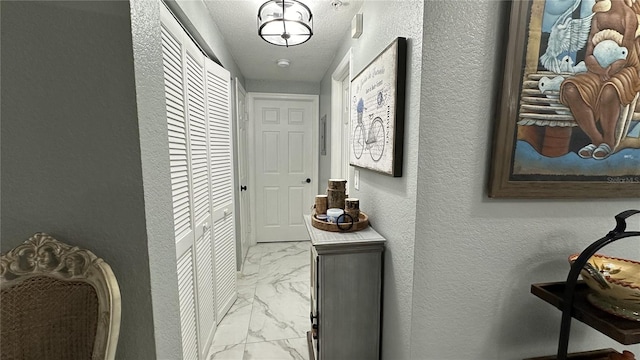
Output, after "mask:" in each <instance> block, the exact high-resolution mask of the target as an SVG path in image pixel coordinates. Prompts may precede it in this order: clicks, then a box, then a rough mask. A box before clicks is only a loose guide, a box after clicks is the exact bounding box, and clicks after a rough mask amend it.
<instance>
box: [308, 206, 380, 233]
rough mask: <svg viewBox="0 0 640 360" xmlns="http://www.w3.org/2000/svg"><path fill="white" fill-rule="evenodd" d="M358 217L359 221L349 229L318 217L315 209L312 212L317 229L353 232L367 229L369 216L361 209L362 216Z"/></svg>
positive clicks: (313, 222) (312, 218)
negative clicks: (341, 227) (343, 228)
mask: <svg viewBox="0 0 640 360" xmlns="http://www.w3.org/2000/svg"><path fill="white" fill-rule="evenodd" d="M358 218H359V220H358V221H357V222H354V223H353V226H352V227H351V228H350V229H349V230H342V229H340V228H339V227H338V225H336V224H334V223H330V222H328V221H324V220H318V219H316V212H315V211H313V212H312V213H311V225H312V226H313V227H314V228H316V229H320V230H324V231H334V232H352V231H359V230H364V229H366V228H367V227H368V226H369V217H368V216H367V214H365V213H363V212H362V211H360V216H359V217H358ZM345 226H348V225H345ZM343 227H344V226H343Z"/></svg>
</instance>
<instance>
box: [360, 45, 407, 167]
mask: <svg viewBox="0 0 640 360" xmlns="http://www.w3.org/2000/svg"><path fill="white" fill-rule="evenodd" d="M406 63H407V39H405V38H401V37H399V38H397V39H395V40H394V41H393V42H392V43H391V44H390V45H389V46H387V48H386V49H384V50H383V51H382V52H381V53H380V54H379V55H378V56H377V57H376V58H375V59H373V61H371V63H369V65H367V66H366V67H365V68H364V69H363V70H362V71H361V72H360V73H358V75H356V76H355V77H354V78H353V79H352V80H351V116H350V118H351V121H350V123H351V129H350V136H349V149H350V152H349V163H350V164H351V165H353V166H358V167H361V168H365V169H370V170H374V171H378V172H381V173H384V174H387V175H391V176H394V177H401V176H402V147H403V137H404V96H405V76H406V72H407V70H406Z"/></svg>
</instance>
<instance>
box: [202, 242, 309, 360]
mask: <svg viewBox="0 0 640 360" xmlns="http://www.w3.org/2000/svg"><path fill="white" fill-rule="evenodd" d="M309 251H310V243H309V242H308V241H304V242H281V243H261V244H258V245H256V246H253V247H251V248H249V251H248V253H247V257H246V258H245V261H244V265H243V268H242V272H240V273H239V274H238V299H237V300H236V302H235V303H234V304H233V306H232V307H231V309H230V310H229V312H228V313H227V315H226V316H225V317H224V319H222V321H221V322H220V324H218V329H217V330H216V334H215V337H214V339H213V347H212V351H211V352H212V356H211V358H210V360H248V359H264V360H289V359H291V360H308V358H309V351H308V348H307V338H306V333H307V331H308V329H309V302H310V300H309V278H310V275H309V271H310V267H309Z"/></svg>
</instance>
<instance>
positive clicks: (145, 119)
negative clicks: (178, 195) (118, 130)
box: [131, 0, 182, 359]
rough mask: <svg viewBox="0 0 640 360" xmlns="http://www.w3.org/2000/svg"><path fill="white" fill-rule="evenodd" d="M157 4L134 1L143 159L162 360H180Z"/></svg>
mask: <svg viewBox="0 0 640 360" xmlns="http://www.w3.org/2000/svg"><path fill="white" fill-rule="evenodd" d="M161 6H163V5H162V4H161V3H160V2H158V1H149V0H131V31H132V40H133V41H132V42H133V57H134V64H135V84H136V99H137V105H138V106H137V107H138V126H139V132H140V160H141V164H142V182H143V186H144V204H145V217H146V225H147V239H148V244H149V249H148V254H149V271H150V275H151V279H150V280H151V300H152V305H153V330H154V334H155V339H156V357H157V358H158V359H180V357H181V356H182V342H181V336H180V312H179V308H180V304H179V300H178V276H177V269H176V266H175V264H176V246H175V236H174V230H173V203H172V199H173V196H172V193H171V178H170V176H171V175H170V171H169V167H170V164H169V144H168V138H167V131H168V130H167V122H166V120H165V119H166V104H165V94H164V69H163V63H162V40H161V35H160V26H161V23H160V7H161Z"/></svg>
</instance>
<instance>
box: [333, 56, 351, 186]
mask: <svg viewBox="0 0 640 360" xmlns="http://www.w3.org/2000/svg"><path fill="white" fill-rule="evenodd" d="M351 56H352V51H351V49H349V51H347V53H346V54H345V56H344V57H343V58H342V60H340V63H338V66H337V67H336V69H335V70H334V71H333V74H332V75H331V177H332V178H337V177H343V178H344V179H346V180H347V186H349V184H350V181H348V180H349V157H348V155H349V148H348V147H349V145H348V141H347V144H345V143H344V141H343V138H345V137H346V139H347V140H348V136H349V134H348V133H349V131H348V130H347V134H344V133H343V126H342V121H343V118H342V114H343V108H344V106H345V104H343V94H342V91H343V87H342V84H343V82H344V81H345V79H347V80H349V81H351V63H352V62H351ZM347 106H348V104H347ZM347 121H348V120H347ZM345 146H346V148H345ZM349 188H350V186H349ZM349 188H348V189H347V192H348V193H351V192H350V191H349Z"/></svg>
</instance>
